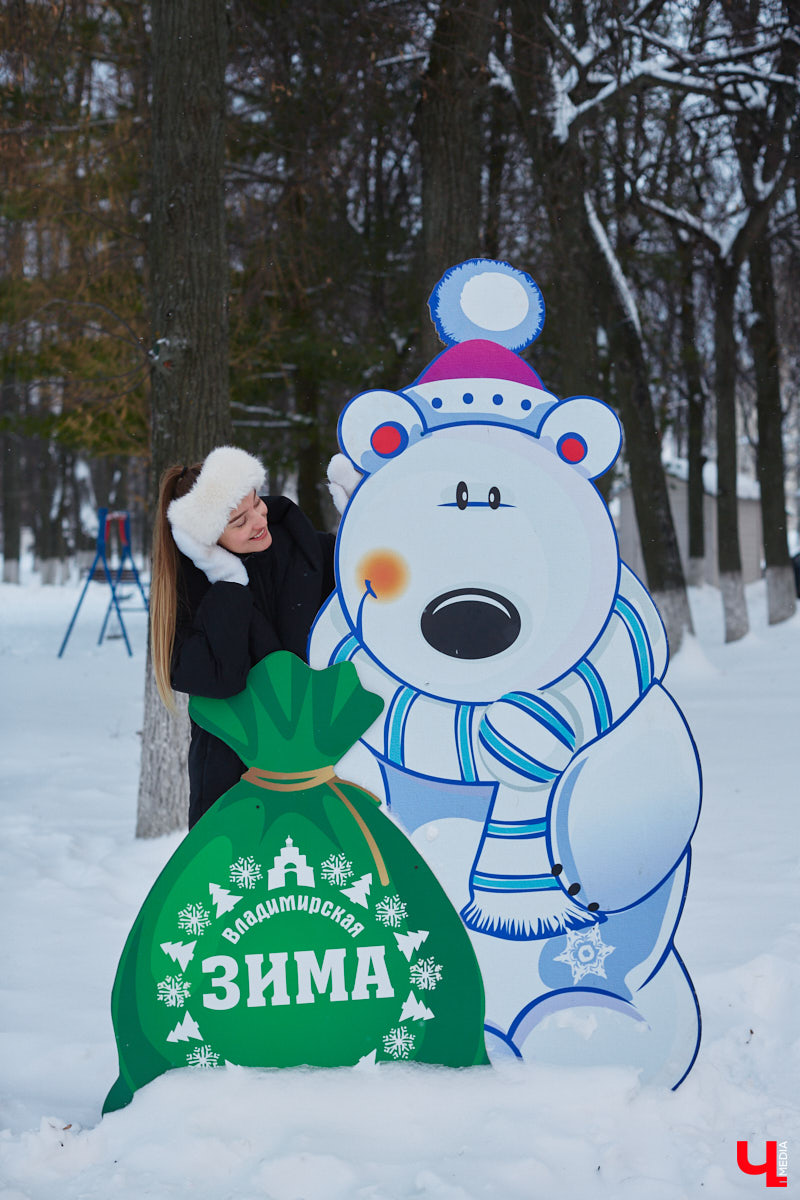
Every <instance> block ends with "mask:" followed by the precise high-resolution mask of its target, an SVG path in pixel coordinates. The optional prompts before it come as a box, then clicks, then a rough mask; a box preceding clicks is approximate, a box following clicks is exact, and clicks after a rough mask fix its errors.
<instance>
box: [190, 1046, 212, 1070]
mask: <svg viewBox="0 0 800 1200" xmlns="http://www.w3.org/2000/svg"><path fill="white" fill-rule="evenodd" d="M218 1064H219V1055H218V1054H215V1053H214V1051H213V1050H209V1048H208V1046H198V1047H197V1049H196V1050H192V1051H191V1053H189V1054H187V1055H186V1065H187V1067H196V1068H199V1069H200V1070H207V1069H208V1068H209V1067H216V1066H217V1065H218Z"/></svg>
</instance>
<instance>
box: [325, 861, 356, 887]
mask: <svg viewBox="0 0 800 1200" xmlns="http://www.w3.org/2000/svg"><path fill="white" fill-rule="evenodd" d="M321 870H322V878H323V879H325V880H327V882H328V883H332V884H335V886H336V887H341V886H342V884H343V883H347V881H348V879H350V878H352V875H353V864H352V863H351V862H350V861H349V859H347V858H345V856H344V855H343V854H332V855H331V856H330V858H326V859H325V862H324V863H323V864H322V868H321Z"/></svg>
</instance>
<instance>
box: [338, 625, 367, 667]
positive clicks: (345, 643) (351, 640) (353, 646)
mask: <svg viewBox="0 0 800 1200" xmlns="http://www.w3.org/2000/svg"><path fill="white" fill-rule="evenodd" d="M360 649H361V643H360V642H359V640H358V638H357V637H356V636H355V634H353V633H351V634H348V635H347V637H344V638H342V640H341V641H340V642H339V644H338V646H336V648H335V649H334V651H333V654H332V655H331V657H330V665H331V666H334V665H335V664H336V663H343V662H352V661H353V659H354V658H355V656H356V654H357V653H358V651H359V650H360Z"/></svg>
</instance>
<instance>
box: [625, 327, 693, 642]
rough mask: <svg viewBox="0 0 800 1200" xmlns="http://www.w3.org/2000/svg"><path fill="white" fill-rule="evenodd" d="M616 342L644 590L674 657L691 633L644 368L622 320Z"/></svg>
mask: <svg viewBox="0 0 800 1200" xmlns="http://www.w3.org/2000/svg"><path fill="white" fill-rule="evenodd" d="M620 341H621V344H622V353H623V356H624V362H625V365H626V367H627V371H628V372H629V375H630V386H629V387H626V386H624V385H623V386H622V387H620V388H619V404H620V413H621V417H622V424H623V427H624V429H625V454H626V457H627V460H628V469H629V471H630V477H631V492H632V494H633V506H634V509H635V512H636V523H637V525H638V527H639V539H640V541H641V545H642V556H643V558H644V566H645V573H646V575H647V586H648V588H649V590H650V592H651V593H652V596H653V599H654V600H655V602H656V605H657V606H658V609H659V611H660V613H661V617H662V620H663V621H664V625H665V627H666V630H667V639H668V642H669V645H670V648H671V650H672V652H673V653H675V652H676V651H677V650H679V649H680V646H681V643H682V641H683V635H684V633H687V632H688V633H693V632H694V629H693V626H692V614H691V609H690V608H689V599H688V596H687V595H686V583H685V581H684V577H683V567H682V566H681V558H680V550H679V549H678V537H677V534H676V533H675V525H674V522H673V520H672V509H671V508H670V504H669V492H668V489H667V481H666V477H665V475H664V467H663V465H662V462H661V443H660V440H659V436H658V430H657V429H656V419H655V413H654V410H653V401H652V396H651V393H650V382H649V379H648V375H647V363H646V361H645V358H644V354H643V351H642V346H641V341H640V339H639V335H638V332H637V330H636V329H635V327H634V325H633V324H632V322H631V320H630V319H629V317H628V316H627V315H623V317H622V320H621V325H620Z"/></svg>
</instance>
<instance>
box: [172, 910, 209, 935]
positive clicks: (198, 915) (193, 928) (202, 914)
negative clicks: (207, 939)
mask: <svg viewBox="0 0 800 1200" xmlns="http://www.w3.org/2000/svg"><path fill="white" fill-rule="evenodd" d="M210 924H211V918H210V917H209V915H208V911H207V910H206V909H205V908H203V906H202V904H199V903H198V904H187V905H186V908H183V909H181V911H180V912H179V913H178V928H179V929H183V930H185V931H186V933H194V934H198V933H202V932H203V930H204V929H207V928H208V926H209V925H210Z"/></svg>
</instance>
